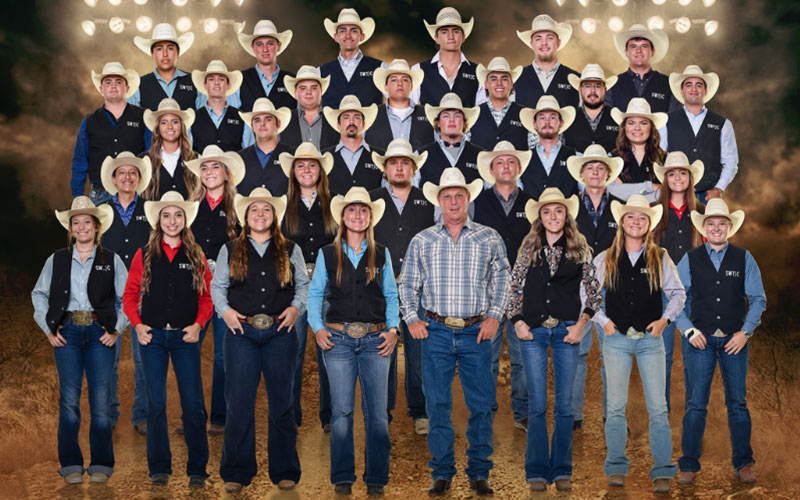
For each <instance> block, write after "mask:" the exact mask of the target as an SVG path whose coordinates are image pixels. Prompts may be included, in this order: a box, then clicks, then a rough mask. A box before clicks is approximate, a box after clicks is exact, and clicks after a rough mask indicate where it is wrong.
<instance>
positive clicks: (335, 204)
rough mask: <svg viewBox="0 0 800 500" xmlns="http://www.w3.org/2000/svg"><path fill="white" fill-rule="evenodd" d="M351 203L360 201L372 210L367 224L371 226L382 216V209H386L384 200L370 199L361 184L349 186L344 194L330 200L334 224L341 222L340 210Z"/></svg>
mask: <svg viewBox="0 0 800 500" xmlns="http://www.w3.org/2000/svg"><path fill="white" fill-rule="evenodd" d="M353 203H361V204H364V205H367V206H368V207H369V209H370V210H371V211H372V217H371V218H370V221H369V225H370V226H372V227H375V225H376V224H378V221H379V220H381V217H383V211H384V210H386V202H384V201H383V200H375V201H372V200H371V199H370V197H369V192H368V191H367V189H366V188H363V187H361V186H355V187H351V188H350V190H349V191H347V194H346V195H344V196H337V197H335V198H334V199H332V200H331V215H332V216H333V220H334V221H336V224H338V225H341V224H342V211H343V210H344V209H345V207H347V205H352V204H353Z"/></svg>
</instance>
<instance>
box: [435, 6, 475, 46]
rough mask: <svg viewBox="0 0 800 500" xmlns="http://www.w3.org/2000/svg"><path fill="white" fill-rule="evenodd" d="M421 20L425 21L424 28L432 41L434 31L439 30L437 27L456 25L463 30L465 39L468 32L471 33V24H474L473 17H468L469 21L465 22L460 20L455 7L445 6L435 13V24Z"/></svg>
mask: <svg viewBox="0 0 800 500" xmlns="http://www.w3.org/2000/svg"><path fill="white" fill-rule="evenodd" d="M422 22H423V23H425V28H426V29H427V30H428V33H429V34H430V35H431V38H433V40H434V41H436V32H437V31H439V28H444V27H445V26H458V27H459V28H461V31H463V32H464V40H466V39H467V37H469V34H470V33H472V25H473V24H475V18H474V17H470V18H469V22H466V23H465V22H463V21H462V20H461V14H460V13H459V12H458V11H457V10H456V9H454V8H453V7H445V8H443V9H442V10H440V11H439V13H438V14H436V23H435V24H428V21H426V20H424V19H423V20H422Z"/></svg>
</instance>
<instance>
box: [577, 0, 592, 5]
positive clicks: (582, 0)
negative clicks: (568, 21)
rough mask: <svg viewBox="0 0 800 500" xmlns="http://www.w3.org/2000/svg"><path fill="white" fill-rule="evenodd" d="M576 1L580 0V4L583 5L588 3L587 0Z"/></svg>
mask: <svg viewBox="0 0 800 500" xmlns="http://www.w3.org/2000/svg"><path fill="white" fill-rule="evenodd" d="M578 2H580V4H581V5H583V6H584V7H586V6H588V5H589V0H578Z"/></svg>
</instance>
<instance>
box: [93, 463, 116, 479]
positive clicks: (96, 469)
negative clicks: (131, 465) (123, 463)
mask: <svg viewBox="0 0 800 500" xmlns="http://www.w3.org/2000/svg"><path fill="white" fill-rule="evenodd" d="M86 472H87V473H88V474H89V475H92V474H94V473H95V472H102V473H103V474H105V475H106V476H109V477H111V474H112V473H113V472H114V467H109V466H108V465H90V466H89V468H88V469H86Z"/></svg>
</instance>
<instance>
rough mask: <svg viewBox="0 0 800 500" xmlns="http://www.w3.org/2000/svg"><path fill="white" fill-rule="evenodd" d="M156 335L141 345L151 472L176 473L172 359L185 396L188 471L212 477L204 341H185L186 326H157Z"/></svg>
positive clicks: (181, 391)
mask: <svg viewBox="0 0 800 500" xmlns="http://www.w3.org/2000/svg"><path fill="white" fill-rule="evenodd" d="M150 333H151V334H152V335H153V338H152V339H151V340H150V343H149V344H147V345H143V346H141V355H142V367H143V368H144V377H145V382H146V387H147V464H148V466H149V469H150V476H151V477H152V476H154V475H156V474H172V454H171V453H170V449H169V431H168V430H167V369H168V368H169V360H170V358H171V359H172V368H173V369H174V370H175V380H176V381H177V382H178V393H179V394H180V399H181V410H182V412H183V415H182V416H181V420H182V422H183V431H184V439H185V440H186V447H187V448H188V451H189V453H188V460H187V463H186V475H188V476H190V477H208V474H207V473H206V464H207V463H208V436H207V435H206V420H207V414H206V405H205V401H204V400H203V379H202V377H201V372H200V342H195V343H187V342H184V341H183V336H184V335H185V333H184V332H183V331H182V330H158V329H156V328H153V329H152V330H151V331H150Z"/></svg>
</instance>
